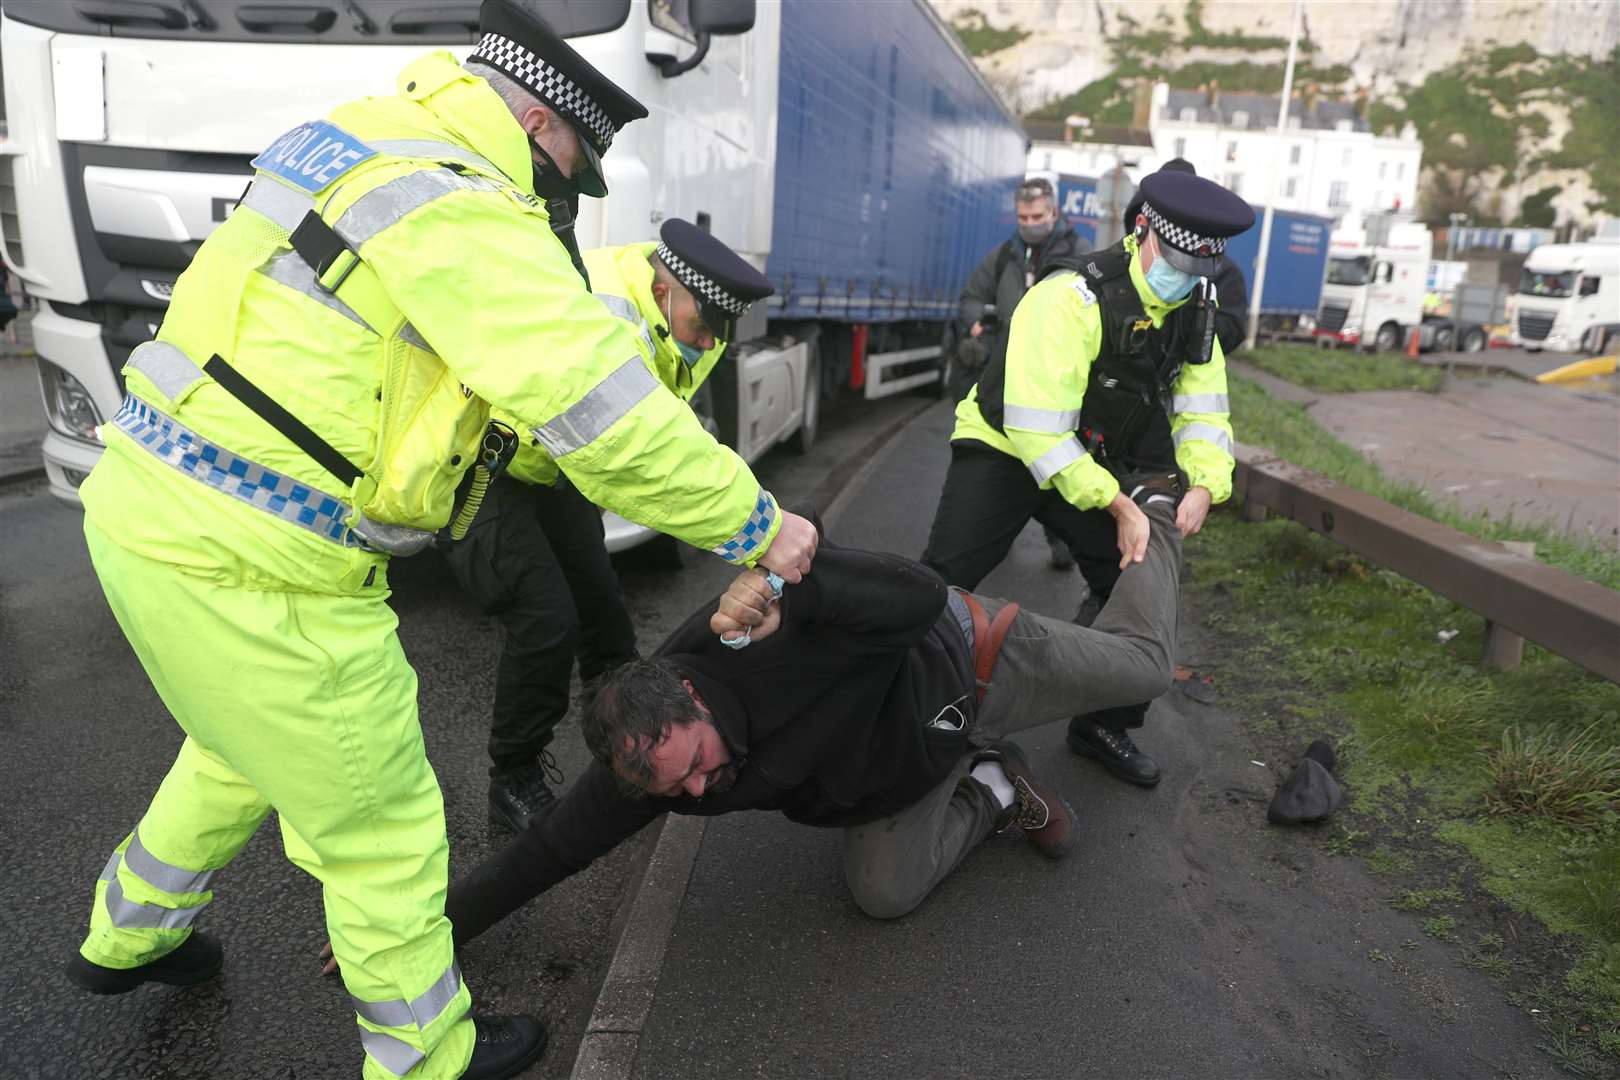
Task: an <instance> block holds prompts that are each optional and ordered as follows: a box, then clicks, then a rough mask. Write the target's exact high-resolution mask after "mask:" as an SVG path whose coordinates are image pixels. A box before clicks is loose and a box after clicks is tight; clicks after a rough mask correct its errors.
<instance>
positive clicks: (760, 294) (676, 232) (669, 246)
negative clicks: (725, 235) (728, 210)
mask: <svg viewBox="0 0 1620 1080" xmlns="http://www.w3.org/2000/svg"><path fill="white" fill-rule="evenodd" d="M658 237H659V239H660V240H661V241H662V243H660V244H659V245H658V250H657V252H656V254H657V256H658V259H659V261H660V262H662V263H663V264H664V265H665V266H667V267H669V272H670V273H672V274H674V275H675V280H676V281H679V282H680V283H681V284H682V285H684V286H686V289H687V291H688V292H690V293H691V294H692V297H693V299H695V300H696V301H697V302H698V311H699V313H700V314H702V316H703V324H704V325H705V326H707V327H708V328H709V329H710V330H711V331H713V332H714V336H715V337H717V338H719V339H720V340H721V341H735V340H736V337H737V320H738V319H740V318H742V317H743V316H744V315H745V314H747V312H748V305H750V304H752V303H753V302H754V301H756V300H763V299H764V298H765V297H767V296H769V295H771V294H772V293H774V292H775V291H776V289H775V288H774V287H772V285H771V281H770V279H769V278H767V277H766V276H765V275H764V274H762V273H760V272H759V271H758V270H756V269H754V267H753V266H752V265H751V264H750V263H749V262H748V261H747V260H746V259H744V258H743V257H742V256H741V255H738V254H737V253H736V252H735V251H732V250H731V249H730V248H729V247H727V246H726V245H725V244H723V243H721V242H720V240H718V239H717V238H715V236H714V235H713V234H711V233H708V232H705V231H704V230H702V229H700V228H698V227H697V226H696V225H693V224H692V223H691V222H690V221H682V220H681V219H680V218H670V219H669V220H668V221H665V222H664V225H663V227H662V228H661V229H659V230H658Z"/></svg>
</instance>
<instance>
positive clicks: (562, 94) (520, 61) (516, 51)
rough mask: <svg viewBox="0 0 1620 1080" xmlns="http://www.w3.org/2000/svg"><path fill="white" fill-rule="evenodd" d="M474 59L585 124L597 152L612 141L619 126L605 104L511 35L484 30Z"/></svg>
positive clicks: (611, 143) (601, 150) (605, 148)
mask: <svg viewBox="0 0 1620 1080" xmlns="http://www.w3.org/2000/svg"><path fill="white" fill-rule="evenodd" d="M471 59H473V60H481V61H483V62H484V63H486V64H489V65H490V66H491V67H494V68H498V69H499V70H501V71H504V72H505V73H506V74H508V75H510V76H511V77H512V78H514V79H516V80H517V81H518V82H520V83H522V84H523V85H524V86H526V87H527V88H528V89H530V90H532V91H533V92H534V95H535V97H538V98H539V99H540V100H541V101H544V102H545V103H546V104H547V105H550V106H552V107H554V108H555V109H557V111H559V112H561V113H564V114H566V115H567V116H568V118H569V119H570V120H573V121H574V122H575V123H576V124H581V125H584V127H585V128H586V129H588V133H589V134H590V135H591V136H592V137H593V141H594V142H595V143H596V148H597V152H598V153H604V152H606V151H607V148H608V147H610V146H612V145H613V136H615V135H617V134H618V132H619V129H618V128H616V127H614V125H613V121H612V120H610V119H609V118H608V114H607V113H606V112H604V111H603V109H602V107H601V106H600V105H598V104H597V103H596V102H595V101H593V100H592V99H591V96H590V95H589V94H587V93H586V92H585V91H584V90H582V89H580V87H579V85H578V84H577V83H575V82H574V80H572V79H570V78H569V77H568V76H567V75H564V74H563V73H562V72H560V71H558V70H557V69H556V68H554V67H552V66H551V65H550V64H548V63H546V62H545V61H544V60H542V59H541V58H540V57H538V56H536V55H535V54H534V53H532V52H530V51H529V50H528V49H525V48H524V47H523V46H522V45H519V44H518V43H517V42H515V41H513V40H512V39H511V38H509V37H506V36H504V35H502V34H496V33H493V32H490V33H486V34H484V36H483V38H482V39H481V40H480V41H479V42H478V48H477V49H475V50H473V54H472V57H471Z"/></svg>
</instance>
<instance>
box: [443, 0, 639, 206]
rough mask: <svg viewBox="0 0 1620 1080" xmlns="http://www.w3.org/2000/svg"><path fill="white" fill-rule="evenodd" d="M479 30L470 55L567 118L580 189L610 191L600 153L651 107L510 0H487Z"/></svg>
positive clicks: (586, 192)
mask: <svg viewBox="0 0 1620 1080" xmlns="http://www.w3.org/2000/svg"><path fill="white" fill-rule="evenodd" d="M478 33H479V40H478V47H477V48H476V49H474V50H473V53H472V56H471V57H469V59H472V60H477V61H479V62H481V63H485V64H488V65H489V66H490V67H492V68H495V69H496V70H498V71H500V72H503V73H504V74H506V75H508V76H510V77H511V78H513V79H515V80H516V81H517V82H519V83H521V84H522V85H523V86H524V87H526V88H527V89H528V90H529V91H530V92H531V93H533V94H534V96H535V97H537V98H539V99H540V100H541V101H543V102H545V103H546V105H548V106H549V107H551V108H552V109H554V110H555V111H556V112H557V113H558V114H559V115H560V116H562V118H563V119H565V120H567V121H568V123H569V124H570V125H571V126H572V127H573V129H574V130H575V131H576V132H578V134H579V145H580V150H581V152H582V153H583V155H584V160H582V161H581V162H580V163H579V164H578V165H576V166H575V167H574V176H573V179H574V181H575V183H576V184H577V185H578V187H579V190H580V193H581V194H584V195H590V196H592V197H593V198H601V197H602V196H603V195H606V194H607V180H606V179H605V178H604V176H603V175H602V155H603V154H605V153H607V151H608V147H609V146H611V145H613V136H615V135H617V134H618V133H619V129H620V128H622V127H624V125H626V124H628V123H629V122H630V121H632V120H639V119H641V118H642V117H644V116H646V115H647V107H646V106H645V105H643V104H642V103H641V102H639V101H637V100H636V99H635V98H633V97H631V96H630V95H629V94H627V93H625V92H624V91H623V90H621V89H619V88H618V87H617V86H615V85H614V84H613V82H612V80H610V79H609V78H608V77H607V76H605V75H603V74H602V73H601V72H600V71H597V70H596V68H594V67H592V66H591V64H590V62H589V61H587V60H586V59H585V58H584V57H582V56H580V55H579V53H577V52H575V51H574V50H573V48H572V47H571V46H570V45H569V44H568V43H567V42H566V41H564V40H563V39H562V38H561V37H559V36H558V35H557V33H556V32H555V31H553V30H552V29H551V27H550V26H548V25H546V22H545V20H544V19H542V18H540V17H539V16H538V15H536V14H534V13H533V12H532V11H528V10H526V9H524V8H523V7H521V6H520V5H518V4H516V3H513V2H512V0H484V4H483V7H481V8H480V9H479V11H478Z"/></svg>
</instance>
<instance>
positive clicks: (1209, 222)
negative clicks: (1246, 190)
mask: <svg viewBox="0 0 1620 1080" xmlns="http://www.w3.org/2000/svg"><path fill="white" fill-rule="evenodd" d="M1138 192H1139V193H1140V194H1141V196H1142V213H1143V214H1145V215H1147V219H1148V224H1149V225H1151V226H1152V227H1153V231H1154V232H1155V233H1157V234H1158V236H1159V241H1160V248H1161V250H1162V251H1163V252H1164V257H1165V259H1166V261H1168V262H1169V263H1170V265H1171V266H1174V267H1175V268H1176V269H1178V270H1183V271H1185V272H1187V273H1189V274H1197V275H1199V276H1200V277H1214V276H1215V274H1216V272H1217V271H1219V270H1220V267H1221V260H1220V256H1221V255H1222V254H1223V253H1224V252H1225V251H1226V241H1227V239H1228V238H1229V237H1233V236H1236V235H1238V234H1239V233H1241V232H1243V231H1245V230H1246V229H1248V228H1249V227H1250V226H1252V225H1253V224H1254V210H1253V209H1252V208H1251V207H1250V206H1249V204H1248V203H1246V202H1244V201H1243V200H1242V199H1241V198H1239V197H1238V196H1236V195H1234V194H1232V193H1231V192H1230V191H1228V190H1226V189H1225V188H1223V187H1221V185H1219V184H1217V183H1215V182H1213V181H1211V180H1205V179H1204V178H1203V177H1201V176H1194V175H1192V174H1191V173H1184V172H1165V171H1162V170H1161V171H1159V172H1156V173H1153V174H1152V175H1150V176H1145V177H1143V178H1142V185H1141V187H1140V188H1139V189H1138Z"/></svg>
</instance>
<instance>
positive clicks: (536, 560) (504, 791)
mask: <svg viewBox="0 0 1620 1080" xmlns="http://www.w3.org/2000/svg"><path fill="white" fill-rule="evenodd" d="M659 236H660V237H661V241H662V242H660V241H648V242H646V243H639V244H629V245H626V246H624V247H616V248H601V249H598V250H595V251H588V252H586V253H585V256H584V263H585V268H586V270H587V272H588V274H589V277H590V285H591V287H592V288H593V289H594V290H595V292H596V298H597V299H598V300H600V301H601V302H602V304H603V305H604V306H605V307H606V308H607V310H608V311H609V312H610V313H611V314H612V315H614V316H615V317H617V318H619V319H622V320H624V321H625V322H626V323H627V324H628V326H629V327H630V328H631V330H632V332H633V333H634V335H635V340H636V345H637V348H638V349H639V351H640V353H641V358H642V361H643V362H644V363H645V364H646V365H647V367H648V368H649V369H651V371H652V372H653V374H655V375H656V376H657V377H658V381H659V382H660V383H662V384H663V385H664V387H665V388H666V389H668V390H669V391H670V392H671V393H673V394H675V395H676V396H677V397H679V398H682V399H683V400H686V401H690V400H691V398H692V395H693V394H694V393H696V392H697V389H698V387H699V386H701V385H702V384H703V380H704V379H705V378H706V377H707V376H708V374H709V371H710V369H711V368H713V367H714V365H715V362H716V361H717V360H719V359H720V354H721V353H722V352H724V351H725V348H726V344H727V342H729V341H731V340H732V339H734V338H735V337H736V325H737V319H738V318H739V317H740V316H742V315H743V314H744V313H745V312H746V311H747V310H748V307H749V305H750V304H752V303H753V302H754V301H756V300H760V299H763V298H764V297H767V296H769V295H770V294H771V293H772V292H773V291H774V290H773V289H772V287H771V283H770V280H769V279H768V278H766V277H765V275H764V274H761V273H760V272H759V271H758V270H756V269H754V268H753V267H752V266H750V265H749V264H748V263H747V262H745V261H743V259H742V258H741V257H740V256H738V255H737V254H736V253H735V252H733V251H732V250H731V249H730V248H728V247H727V246H726V245H725V244H723V243H722V242H720V241H719V240H717V239H716V238H715V237H713V236H711V235H710V234H709V233H707V232H704V231H703V230H702V229H699V228H698V227H697V226H695V225H693V224H691V223H690V222H687V221H682V220H680V219H678V218H671V219H670V220H668V221H666V222H665V223H664V225H663V227H662V229H660V230H659ZM495 415H496V418H497V419H498V420H507V419H510V420H511V422H512V424H513V425H514V426H516V424H517V419H516V418H515V417H510V418H509V417H507V416H506V415H505V414H504V413H503V412H502V411H501V410H496V414H495ZM602 536H603V533H602V515H601V513H600V512H599V511H598V510H597V508H596V507H595V506H592V505H591V504H590V503H589V502H588V501H586V499H585V497H584V496H583V495H581V494H580V493H579V490H578V489H577V488H575V487H574V485H573V484H572V483H571V482H570V481H569V479H568V478H567V477H566V476H564V475H562V474H561V473H560V471H559V469H558V467H557V461H556V460H555V459H554V458H553V457H552V456H551V455H550V454H549V453H548V452H547V450H546V448H545V447H544V446H543V445H541V443H540V441H539V439H538V438H535V437H533V436H530V437H527V438H525V439H523V440H522V445H521V447H520V449H519V450H518V451H517V454H516V456H515V457H514V458H513V460H512V463H511V465H510V466H509V467H508V469H507V472H506V476H505V478H503V480H502V481H501V482H498V483H496V484H494V485H493V486H492V487H490V488H489V491H488V494H487V495H486V496H485V498H484V500H483V503H482V505H481V506H480V507H479V509H478V510H477V516H476V517H474V518H473V519H472V524H471V526H470V528H469V530H468V532H467V533H466V536H465V538H463V539H459V540H453V541H451V542H450V543H449V544H448V545H447V546H446V547H445V553H446V556H447V558H448V560H449V563H450V567H451V569H452V570H453V571H454V572H455V575H456V578H457V580H459V581H460V582H461V585H462V587H463V588H465V589H466V590H467V592H468V594H469V595H470V596H472V597H473V599H474V600H476V601H477V602H478V604H479V606H480V607H482V608H483V609H484V610H485V611H486V612H488V613H490V614H493V615H495V616H496V617H497V618H499V619H500V622H501V627H502V630H503V632H504V640H503V642H502V646H501V655H500V659H499V661H498V662H497V666H496V675H495V704H494V717H493V719H492V721H491V723H490V736H489V756H490V760H491V763H492V764H491V768H490V786H489V805H490V815H491V817H492V818H493V819H494V820H496V821H498V822H500V823H502V824H505V825H507V826H508V827H510V828H512V829H514V830H517V831H520V832H521V831H522V830H523V829H525V828H527V827H528V825H529V822H530V820H531V819H532V818H533V817H534V816H535V815H536V814H538V813H539V812H540V811H542V810H544V809H545V808H546V807H547V806H549V805H550V803H551V802H552V800H553V799H554V798H555V794H554V793H553V791H552V790H551V787H550V785H549V784H548V783H547V773H548V771H549V772H550V773H551V776H552V778H553V780H554V781H555V779H557V778H558V777H559V774H558V773H557V772H556V765H555V763H554V762H553V761H552V760H551V755H550V753H549V752H548V751H547V749H546V747H547V746H548V745H549V744H550V743H551V739H552V735H553V733H554V732H555V730H556V727H557V725H558V724H559V723H560V722H561V721H562V718H563V716H564V714H565V713H567V711H568V680H569V675H570V674H571V673H572V671H573V666H574V658H575V655H576V653H577V655H578V657H579V674H580V680H581V682H582V683H584V684H585V686H586V687H587V688H589V687H591V686H592V685H594V683H595V681H596V680H597V679H599V678H600V677H601V676H603V675H605V674H607V673H608V672H609V671H612V670H613V669H614V668H616V667H618V666H619V665H620V664H623V663H624V662H626V661H627V660H632V659H634V658H635V657H636V656H637V655H638V654H637V652H636V634H635V630H634V628H633V627H632V626H631V624H630V613H629V612H628V611H626V610H625V606H624V596H623V594H622V593H621V592H620V589H619V579H618V576H617V575H616V574H615V573H614V571H613V564H612V562H610V561H609V559H608V553H607V549H606V548H605V547H603V544H602ZM587 692H589V691H588V689H587Z"/></svg>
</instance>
